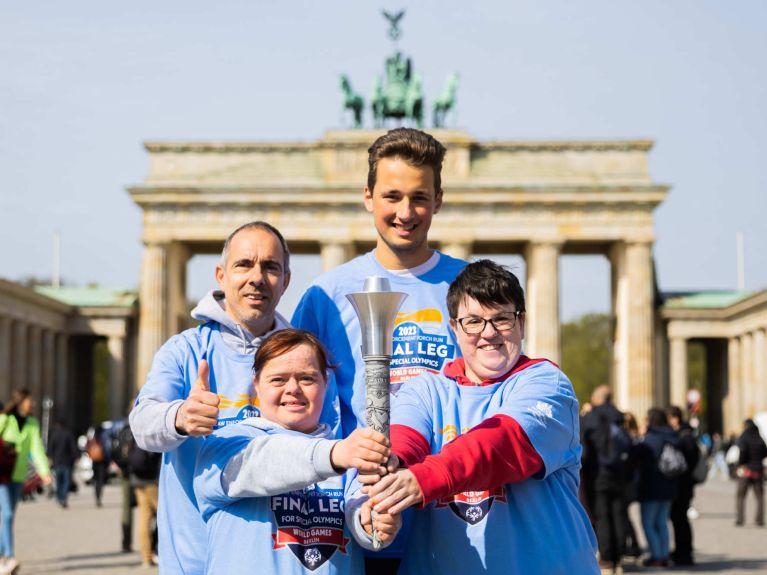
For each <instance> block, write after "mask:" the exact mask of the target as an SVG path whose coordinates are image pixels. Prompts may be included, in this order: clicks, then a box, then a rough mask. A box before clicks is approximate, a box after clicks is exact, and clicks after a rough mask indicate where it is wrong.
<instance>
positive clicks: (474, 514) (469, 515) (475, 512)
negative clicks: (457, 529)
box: [466, 505, 484, 524]
mask: <svg viewBox="0 0 767 575" xmlns="http://www.w3.org/2000/svg"><path fill="white" fill-rule="evenodd" d="M483 515H484V511H482V509H481V508H480V507H477V506H476V505H474V506H473V507H469V508H468V509H467V510H466V519H468V520H469V521H470V522H471V523H472V524H473V523H477V522H478V521H479V520H480V519H482V516H483Z"/></svg>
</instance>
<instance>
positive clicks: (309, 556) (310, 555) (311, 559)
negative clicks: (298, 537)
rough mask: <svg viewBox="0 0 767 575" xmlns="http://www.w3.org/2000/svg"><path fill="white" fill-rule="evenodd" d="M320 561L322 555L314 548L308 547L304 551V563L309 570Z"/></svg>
mask: <svg viewBox="0 0 767 575" xmlns="http://www.w3.org/2000/svg"><path fill="white" fill-rule="evenodd" d="M320 561H322V555H321V554H320V552H319V551H317V549H315V548H314V547H310V548H309V549H307V550H306V551H304V563H305V564H306V566H307V567H309V568H310V569H311V568H312V567H314V566H315V565H316V564H317V563H319V562H320Z"/></svg>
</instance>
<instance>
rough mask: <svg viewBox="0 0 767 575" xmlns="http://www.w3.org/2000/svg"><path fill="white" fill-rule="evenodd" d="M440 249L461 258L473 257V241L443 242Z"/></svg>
mask: <svg viewBox="0 0 767 575" xmlns="http://www.w3.org/2000/svg"><path fill="white" fill-rule="evenodd" d="M440 250H441V251H442V252H443V253H446V254H447V255H449V256H452V257H454V258H458V259H459V260H468V259H469V258H470V257H471V251H472V242H471V241H462V242H443V243H442V245H441V246H440Z"/></svg>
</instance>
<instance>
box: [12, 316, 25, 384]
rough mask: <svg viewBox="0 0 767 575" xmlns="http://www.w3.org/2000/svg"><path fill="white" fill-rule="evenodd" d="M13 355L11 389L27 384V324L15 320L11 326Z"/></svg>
mask: <svg viewBox="0 0 767 575" xmlns="http://www.w3.org/2000/svg"><path fill="white" fill-rule="evenodd" d="M13 328H14V329H13V348H12V349H13V355H12V356H11V362H12V365H13V368H12V371H11V389H19V388H22V387H28V386H29V377H28V376H27V373H28V369H29V339H28V333H29V325H28V324H26V323H25V322H23V321H20V320H17V321H15V322H14V326H13Z"/></svg>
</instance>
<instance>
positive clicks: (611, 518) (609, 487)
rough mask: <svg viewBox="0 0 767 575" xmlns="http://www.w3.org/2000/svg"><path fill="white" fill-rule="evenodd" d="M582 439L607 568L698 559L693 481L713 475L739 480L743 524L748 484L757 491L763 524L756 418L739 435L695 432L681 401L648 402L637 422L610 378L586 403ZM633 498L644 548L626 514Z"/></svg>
mask: <svg viewBox="0 0 767 575" xmlns="http://www.w3.org/2000/svg"><path fill="white" fill-rule="evenodd" d="M581 443H582V446H583V453H582V468H581V489H580V496H581V501H582V503H583V505H584V507H585V508H586V510H587V512H588V514H589V517H590V519H591V522H592V525H593V527H594V531H595V533H596V534H597V541H598V547H599V566H600V569H601V571H602V573H620V572H622V566H623V564H624V562H628V561H631V562H633V563H635V564H641V565H643V566H645V567H667V566H670V565H679V566H690V565H694V564H695V557H694V546H693V530H692V526H691V524H690V519H695V518H697V516H698V512H697V510H696V509H695V508H694V506H693V498H694V495H695V486H696V485H697V484H700V483H702V482H704V481H706V480H707V479H709V478H712V477H716V476H720V477H721V478H727V477H730V478H732V479H737V481H738V489H737V498H736V521H735V525H736V526H742V525H743V524H744V517H745V512H744V508H745V499H746V494H747V492H748V491H749V490H753V491H754V493H755V495H756V513H755V523H756V525H757V526H760V527H761V526H764V495H763V484H764V464H763V462H764V459H765V457H767V445H765V442H764V440H763V439H762V437H761V436H760V433H759V429H758V428H757V426H756V424H755V423H754V421H753V420H751V419H748V420H746V421H745V422H744V431H743V433H742V435H740V436H739V437H738V436H737V435H736V434H731V436H730V437H729V438H728V439H727V440H724V439H723V438H722V437H721V435H719V434H717V433H714V434H712V435H711V436H709V435H708V434H698V433H697V432H696V430H695V429H694V428H693V427H692V426H691V425H690V423H689V422H688V421H687V420H686V419H685V417H684V412H683V411H682V409H681V408H680V407H678V406H671V407H669V408H667V409H665V410H664V409H661V408H658V407H653V408H650V409H649V410H648V412H647V414H646V415H645V418H644V421H643V422H642V424H640V423H638V422H637V419H636V418H635V416H634V415H633V414H632V413H629V412H622V411H620V410H619V409H618V408H617V407H616V406H615V405H614V404H613V398H612V393H611V391H610V388H609V387H608V386H606V385H605V386H599V387H597V388H596V389H595V390H594V391H593V393H592V395H591V401H590V402H587V403H584V404H583V406H582V409H581ZM635 502H636V503H638V505H639V516H640V518H641V527H642V531H643V533H644V539H645V541H646V542H647V549H646V553H643V550H642V548H641V546H640V544H639V539H638V538H637V529H636V527H635V526H634V524H633V522H632V520H631V518H630V516H629V506H630V505H632V504H633V503H635ZM669 523H670V524H671V527H672V529H671V530H670V529H669ZM672 532H673V538H672V536H671V533H672ZM672 539H673V540H672Z"/></svg>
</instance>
